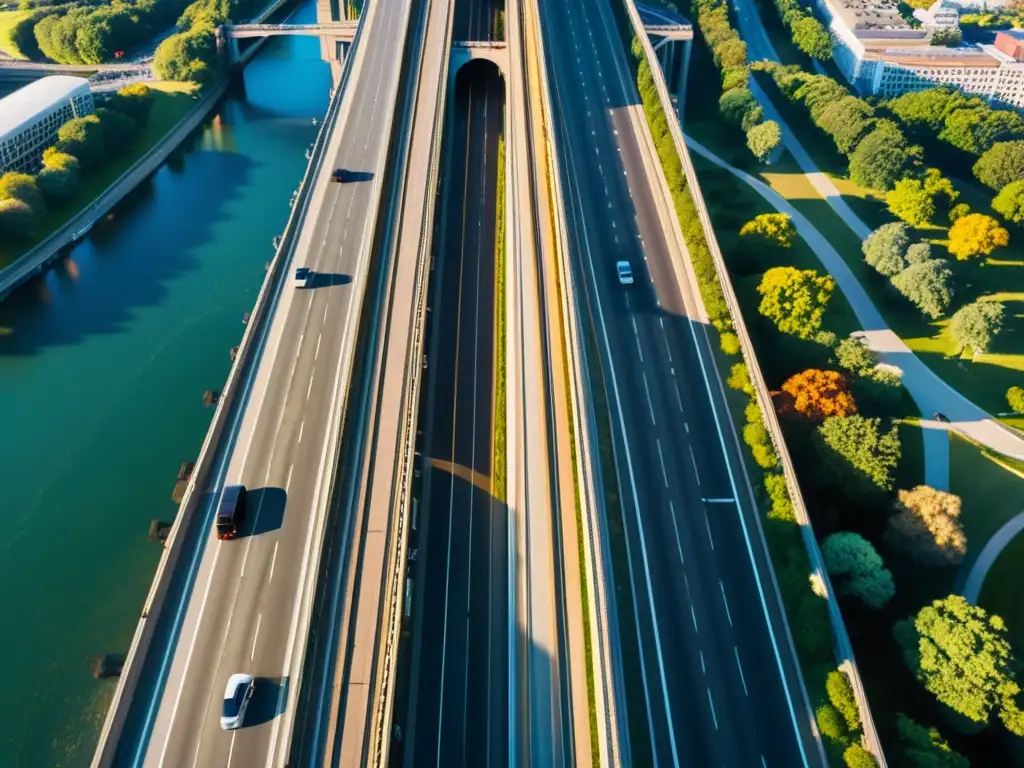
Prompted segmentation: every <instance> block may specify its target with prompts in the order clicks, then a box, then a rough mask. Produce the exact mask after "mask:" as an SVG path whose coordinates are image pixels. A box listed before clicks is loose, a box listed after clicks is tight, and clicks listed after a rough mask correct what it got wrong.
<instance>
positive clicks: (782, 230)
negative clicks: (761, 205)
mask: <svg viewBox="0 0 1024 768" xmlns="http://www.w3.org/2000/svg"><path fill="white" fill-rule="evenodd" d="M795 236H796V227H794V226H793V219H792V218H790V216H789V215H788V214H785V213H762V214H759V215H757V216H755V217H754V218H753V219H751V220H750V221H748V222H747V223H746V224H744V225H743V226H742V227H741V228H740V237H750V238H756V239H758V240H761V241H762V242H765V243H768V244H769V245H775V246H778V247H780V248H789V247H790V246H791V245H792V244H793V238H794V237H795Z"/></svg>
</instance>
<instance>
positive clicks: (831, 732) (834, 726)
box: [814, 704, 850, 745]
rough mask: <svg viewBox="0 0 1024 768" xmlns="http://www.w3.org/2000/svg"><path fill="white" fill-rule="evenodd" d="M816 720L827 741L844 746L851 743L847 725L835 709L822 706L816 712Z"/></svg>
mask: <svg viewBox="0 0 1024 768" xmlns="http://www.w3.org/2000/svg"><path fill="white" fill-rule="evenodd" d="M814 719H815V720H816V721H817V723H818V730H819V731H821V735H822V736H824V737H825V738H826V739H831V740H832V741H835V742H838V743H840V744H843V745H845V744H847V743H849V741H850V735H849V734H848V733H847V731H846V723H844V722H843V716H842V715H840V714H839V712H837V711H836V708H835V707H832V706H829V705H828V704H822V705H821V706H819V707H818V708H817V709H816V710H814Z"/></svg>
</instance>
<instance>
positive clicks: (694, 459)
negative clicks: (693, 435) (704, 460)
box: [689, 445, 700, 485]
mask: <svg viewBox="0 0 1024 768" xmlns="http://www.w3.org/2000/svg"><path fill="white" fill-rule="evenodd" d="M689 448H690V461H692V462H693V474H695V475H696V476H697V485H700V472H698V471H697V457H696V456H695V455H694V454H693V446H692V445H691V446H689Z"/></svg>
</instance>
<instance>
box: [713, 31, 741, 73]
mask: <svg viewBox="0 0 1024 768" xmlns="http://www.w3.org/2000/svg"><path fill="white" fill-rule="evenodd" d="M714 55H715V64H717V65H718V68H719V69H727V68H730V67H742V66H745V65H746V63H747V44H746V43H744V42H743V41H742V40H740V39H739V38H738V37H734V38H732V39H730V40H725V41H723V42H722V43H720V44H719V45H717V46H715V50H714Z"/></svg>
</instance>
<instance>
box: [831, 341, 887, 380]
mask: <svg viewBox="0 0 1024 768" xmlns="http://www.w3.org/2000/svg"><path fill="white" fill-rule="evenodd" d="M833 353H834V354H835V358H836V363H838V364H839V365H840V366H842V367H843V368H845V369H846V370H848V371H849V372H850V373H855V374H857V375H858V376H864V375H866V374H869V373H870V372H871V370H872V369H873V368H874V367H875V365H877V364H878V361H877V360H876V359H875V353H874V352H872V351H871V350H870V349H869V348H868V345H867V344H865V343H864V341H863V340H862V339H860V338H857V337H855V336H850V337H848V338H845V339H843V340H842V341H840V342H839V344H837V345H836V348H835V349H834V350H833Z"/></svg>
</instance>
